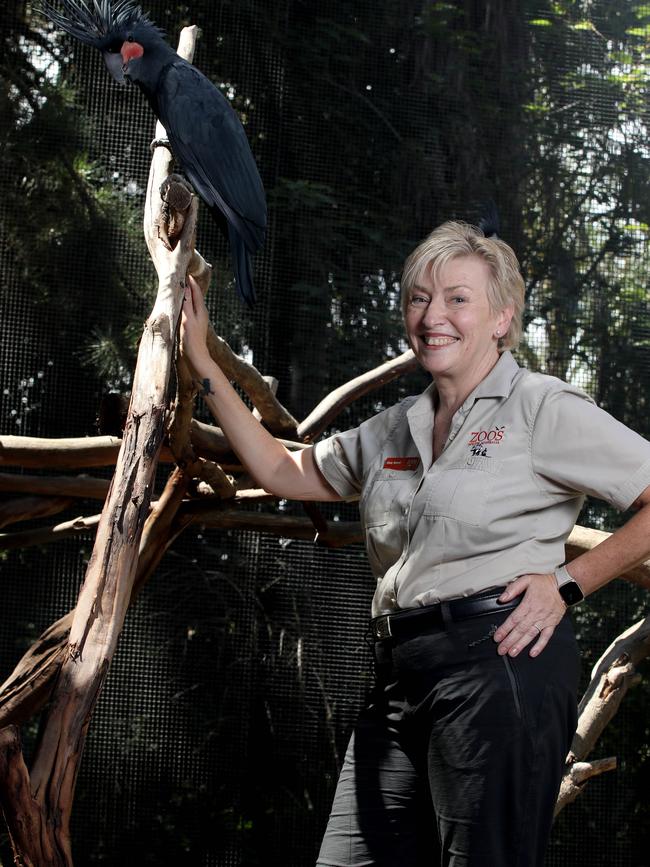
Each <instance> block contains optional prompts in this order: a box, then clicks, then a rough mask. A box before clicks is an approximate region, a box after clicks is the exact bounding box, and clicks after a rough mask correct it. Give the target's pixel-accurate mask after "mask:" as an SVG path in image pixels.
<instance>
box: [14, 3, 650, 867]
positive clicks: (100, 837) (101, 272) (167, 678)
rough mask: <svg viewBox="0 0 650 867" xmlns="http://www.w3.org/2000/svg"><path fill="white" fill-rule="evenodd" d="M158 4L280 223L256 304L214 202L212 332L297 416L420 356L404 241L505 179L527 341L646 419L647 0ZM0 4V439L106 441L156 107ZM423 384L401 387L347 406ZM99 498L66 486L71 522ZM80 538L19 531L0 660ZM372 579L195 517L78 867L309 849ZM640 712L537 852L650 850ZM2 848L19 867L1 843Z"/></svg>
mask: <svg viewBox="0 0 650 867" xmlns="http://www.w3.org/2000/svg"><path fill="white" fill-rule="evenodd" d="M146 8H147V11H149V12H150V14H151V16H152V18H153V19H154V20H155V21H156V23H158V24H159V25H160V26H162V27H163V28H164V29H165V30H166V31H167V32H168V34H169V35H170V39H171V41H172V42H173V43H174V44H175V42H176V38H177V34H178V31H179V28H180V27H181V26H182V25H184V24H188V23H196V24H198V25H199V26H200V27H201V28H202V31H203V37H202V39H201V41H200V42H199V44H198V50H197V56H196V60H195V62H196V64H197V65H198V66H199V67H200V68H201V69H202V70H203V71H204V72H205V73H206V74H207V75H208V76H209V77H210V78H211V79H212V80H213V81H214V82H215V83H217V84H218V85H219V86H220V87H221V88H222V89H223V91H224V93H226V95H227V96H228V97H229V98H230V99H231V100H232V103H233V105H234V106H235V108H236V109H237V110H238V112H239V113H240V116H241V117H242V120H243V122H244V124H245V127H246V130H247V133H248V135H249V140H250V142H251V146H252V149H253V152H254V154H255V156H256V158H257V159H258V162H259V166H260V170H261V173H262V177H263V179H264V182H265V186H266V190H267V196H268V202H269V208H270V221H269V232H268V239H267V242H266V245H265V248H264V250H263V252H261V253H260V254H259V255H258V256H257V258H256V275H257V286H258V294H259V299H260V300H259V303H258V304H257V306H256V307H255V310H254V311H253V312H252V313H250V312H248V311H245V310H243V309H242V308H241V307H240V306H239V305H238V303H237V301H236V299H235V293H234V291H233V289H232V286H231V285H230V284H231V282H232V275H231V273H230V271H229V264H228V256H227V251H226V250H225V247H224V245H223V243H222V242H221V240H220V239H219V238H218V237H217V234H216V232H215V230H214V227H213V225H212V223H211V222H210V219H209V217H208V215H207V214H205V213H203V214H202V215H201V223H200V229H199V241H198V245H199V248H200V249H201V251H202V252H203V254H204V255H205V256H206V258H208V260H210V261H212V262H213V263H214V265H215V271H216V280H215V281H214V286H213V289H212V291H211V297H210V305H211V308H212V312H213V318H214V321H215V324H216V327H217V330H218V331H219V332H220V333H221V334H222V335H223V336H224V337H226V338H227V339H228V340H229V341H230V342H231V345H232V346H233V347H234V348H235V349H236V350H237V351H240V352H242V353H244V354H245V355H246V356H247V357H249V358H251V359H252V360H253V361H254V363H255V364H256V366H257V367H258V368H259V369H260V370H261V371H262V372H263V373H268V374H273V375H275V376H277V377H278V379H279V380H280V389H279V396H280V398H281V400H282V401H283V402H284V403H285V404H286V405H287V406H288V407H289V409H290V410H291V411H292V412H293V413H294V415H295V416H296V417H297V418H303V417H304V416H305V415H306V414H307V412H309V411H310V410H311V409H312V408H313V407H314V406H315V405H316V404H317V402H318V401H319V400H320V399H321V398H322V397H323V395H324V394H326V393H327V392H328V391H329V390H331V389H332V388H334V387H336V386H337V385H339V384H340V383H342V382H344V381H345V380H347V379H349V378H351V377H352V376H354V375H356V374H357V373H360V372H362V371H364V370H367V369H369V368H370V367H372V366H374V365H376V364H378V363H380V362H381V361H383V360H385V359H386V358H387V357H391V356H394V355H397V354H399V353H400V352H401V351H402V350H403V349H404V348H405V345H404V341H403V337H402V331H401V325H400V318H399V310H398V297H399V296H398V283H397V281H398V279H399V273H400V269H401V265H402V262H403V259H404V257H405V255H406V254H407V253H408V251H409V250H410V249H411V248H412V247H413V246H414V245H415V243H416V242H417V241H418V240H419V239H420V238H421V237H422V236H423V235H424V234H426V233H427V232H428V231H429V230H430V229H431V228H432V227H433V226H435V225H437V224H438V223H440V222H441V221H443V220H445V219H449V218H454V217H455V218H463V219H469V220H476V219H477V218H478V217H479V215H480V213H481V209H482V205H483V203H484V202H485V201H486V200H487V199H488V198H493V199H494V200H495V201H496V203H497V205H498V208H499V211H500V213H501V219H502V229H501V235H502V237H503V238H504V239H505V240H507V241H508V242H509V243H511V244H512V246H513V247H514V248H515V250H516V252H517V253H518V255H519V257H520V260H521V262H522V267H523V271H524V275H525V279H526V285H527V291H528V307H527V314H526V315H527V331H526V338H525V341H524V345H523V346H522V349H521V350H520V353H519V356H518V358H519V361H520V363H523V364H526V365H528V366H529V367H531V368H534V369H538V370H542V371H545V372H549V373H553V374H555V375H558V376H561V377H563V378H565V379H568V380H570V381H572V382H574V383H576V384H578V385H580V386H581V387H583V388H585V389H586V390H587V391H588V392H589V393H590V394H592V395H593V396H594V397H595V398H596V400H597V401H598V402H599V403H600V404H601V406H603V407H604V408H605V409H607V410H609V411H610V412H612V413H613V414H614V415H616V416H617V417H618V418H620V419H621V420H622V421H624V422H625V423H626V424H628V425H630V426H631V427H632V428H634V429H635V430H638V431H639V432H640V433H642V434H644V435H645V436H648V435H649V434H650V430H649V428H650V421H649V415H648V401H649V396H650V395H649V388H648V382H649V376H648V375H649V373H650V308H649V304H648V278H647V273H648V268H647V259H648V244H647V238H648V232H649V224H650V213H649V211H650V204H649V202H650V200H649V197H648V192H647V191H648V180H649V178H650V150H649V148H648V130H647V125H648V108H647V106H648V82H649V79H650V71H649V63H650V7H649V6H648V5H647V4H644V3H640V2H629V0H616V2H614V0H608V2H605V0H600V2H599V0H593V2H586V0H583V2H569V0H561V2H546V3H544V2H535V3H533V2H526V0H510V2H508V0H480V2H479V0H464V2H461V0H456V2H422V0H419V2H415V0H372V2H370V0H355V2H352V0H337V2H334V0H322V2H298V0H278V2H268V0H267V2H262V0H239V2H234V0H233V2H227V0H220V2H219V0H217V2H207V0H205V2H198V0H197V2H192V3H191V4H188V5H184V4H177V3H162V2H159V0H151V2H150V3H149V4H148V5H147V7H146ZM0 26H1V36H2V44H3V50H2V58H1V59H0V72H1V76H2V77H1V83H2V87H1V89H0V100H1V101H2V104H1V106H0V123H1V124H2V127H1V129H0V132H1V139H0V142H1V145H0V303H1V307H0V370H1V382H0V431H1V432H2V433H6V434H24V435H43V436H83V435H92V434H94V433H95V432H96V428H95V418H96V415H97V408H98V405H99V400H100V397H101V395H102V394H104V393H106V392H107V391H110V390H117V391H122V392H128V389H129V387H130V375H131V371H132V369H133V363H134V357H135V351H136V346H137V340H138V337H139V334H140V332H141V323H142V321H143V319H144V318H145V317H146V315H147V312H148V310H149V308H150V305H151V300H152V293H153V291H154V288H155V279H154V272H153V269H152V267H151V265H150V263H149V261H148V259H147V255H146V251H145V246H144V243H143V240H142V236H141V229H140V224H141V212H142V205H143V202H144V186H145V182H146V176H147V171H148V163H149V151H148V145H149V141H150V139H151V137H152V134H153V129H154V122H153V118H152V116H151V113H150V110H149V108H148V107H147V106H146V104H145V102H144V100H143V98H142V97H141V95H140V94H139V93H138V92H137V91H136V90H135V89H134V88H121V87H119V86H118V85H116V84H115V83H113V82H112V80H111V79H110V78H109V76H108V74H107V72H106V70H105V69H104V67H103V62H102V60H101V58H100V56H99V55H98V54H97V53H96V52H92V51H91V50H90V49H87V48H84V47H83V46H80V45H78V44H75V43H73V42H72V41H71V40H69V39H68V38H64V37H62V36H61V35H60V34H56V33H55V32H54V31H52V30H51V29H50V28H49V27H48V26H47V25H45V24H44V22H43V21H42V19H40V18H39V17H38V16H37V15H36V14H35V13H34V12H33V11H32V8H31V6H30V5H29V4H27V5H25V4H24V3H22V2H17V0H8V2H7V3H6V4H4V5H3V6H2V7H0ZM424 384H425V383H424V380H423V379H422V378H421V377H418V376H414V377H411V378H409V379H408V380H404V381H400V382H399V383H394V384H392V385H391V386H388V387H385V388H383V389H382V390H381V391H380V392H377V393H376V394H374V395H371V396H369V397H368V398H365V399H363V400H361V401H359V402H358V403H357V404H355V405H354V406H353V407H351V408H350V409H349V410H347V411H346V412H345V413H344V414H343V415H342V416H341V417H340V418H339V419H337V421H336V427H337V428H338V429H341V428H345V427H348V426H350V425H353V424H356V423H358V421H360V420H362V419H363V418H366V417H368V416H369V415H370V414H372V413H374V412H376V411H377V410H378V409H381V408H382V407H384V406H387V405H389V404H390V403H392V402H394V401H395V400H397V399H398V398H399V397H401V396H403V395H404V394H407V393H413V392H414V391H418V390H420V389H421V388H422V387H423V385H424ZM558 448H561V444H559V445H558ZM281 508H283V509H285V510H286V511H287V512H289V513H292V512H295V513H296V514H302V508H301V507H300V506H299V505H297V504H291V503H289V504H282V505H281ZM96 510H97V504H96V503H79V504H78V506H77V509H76V511H75V512H71V513H70V514H69V515H68V517H73V516H74V515H75V514H78V513H81V512H83V513H84V514H93V513H94V512H95V511H96ZM325 511H326V512H327V514H328V515H329V516H331V517H335V516H339V517H340V518H342V519H352V518H354V516H355V508H354V507H349V506H345V507H344V506H331V507H328V508H327V509H326V510H325ZM65 517H66V516H65V515H64V516H62V518H61V520H63V519H65ZM621 520H622V518H621V516H619V515H616V514H614V513H612V512H611V511H610V510H609V509H607V508H606V507H604V506H602V505H601V504H597V503H590V504H588V505H587V507H586V508H585V511H584V514H583V516H582V517H581V521H582V522H583V523H585V524H587V525H589V526H593V527H597V528H602V529H613V528H614V527H615V526H617V525H618V523H619V522H620V521H621ZM91 548H92V539H90V538H82V539H74V540H68V541H66V542H61V543H58V544H56V545H52V546H50V547H48V548H43V549H26V550H24V551H22V552H12V553H11V554H9V555H6V556H2V555H0V556H1V557H2V559H0V581H1V588H2V589H1V593H2V595H1V597H0V600H1V601H0V611H1V613H2V624H3V626H2V629H1V630H0V680H2V679H4V677H5V676H6V675H8V674H9V672H10V671H11V669H12V667H13V665H14V664H15V662H16V661H17V659H18V657H19V655H20V654H21V653H22V651H23V650H24V649H25V648H26V647H27V646H28V645H29V644H30V643H31V641H32V640H33V639H34V638H36V637H37V635H39V634H40V632H41V631H42V630H43V629H44V628H45V627H46V626H47V625H49V623H50V622H51V621H52V620H54V619H56V618H57V617H59V616H60V615H61V614H63V613H64V612H65V611H67V610H68V608H69V607H71V606H72V605H73V604H74V601H75V599H76V595H77V590H78V586H79V583H80V581H81V579H82V577H83V574H84V569H85V564H86V560H87V558H88V556H89V554H90V551H91ZM372 585H373V580H372V578H371V576H370V573H369V570H368V568H367V566H366V563H365V560H364V556H363V552H362V551H361V550H360V549H358V548H350V549H346V550H342V551H329V550H324V549H322V548H319V547H316V546H313V545H311V544H308V543H302V542H295V541H293V542H291V541H288V540H280V541H278V540H277V539H270V538H267V537H264V536H259V535H256V534H253V533H240V534H230V533H217V532H214V531H203V532H202V531H201V530H200V529H197V528H192V529H190V530H189V531H187V533H186V534H185V535H184V536H183V537H181V539H180V540H179V541H178V542H177V543H176V544H175V546H174V547H173V549H172V550H171V551H170V553H169V554H168V555H167V556H166V557H165V559H164V561H163V563H162V564H161V566H160V568H159V569H158V572H157V574H156V576H155V577H154V578H153V580H152V581H151V583H150V585H149V586H148V588H147V590H146V591H145V593H144V594H143V597H142V598H141V600H140V601H139V603H138V605H137V607H136V608H135V609H134V610H133V611H132V612H130V613H129V615H128V617H127V623H126V626H125V630H124V633H123V635H122V638H121V639H120V645H119V648H118V652H117V654H116V657H115V661H114V663H113V666H112V668H111V671H110V674H109V677H108V680H107V684H106V688H105V690H104V693H103V695H102V697H101V700H100V702H99V705H98V707H97V710H96V713H95V715H94V718H93V722H92V725H91V728H90V734H89V738H88V743H87V747H86V753H85V756H84V761H83V764H82V769H81V774H80V779H79V784H78V790H77V797H76V803H75V812H74V841H75V854H76V863H77V864H79V865H86V864H88V865H90V864H105V865H120V867H122V865H136V864H137V865H139V864H165V865H166V864H169V865H206V867H208V865H219V867H221V865H223V867H226V865H233V867H234V865H246V867H249V865H250V867H254V865H258V864H259V865H262V864H270V863H271V864H281V865H283V867H306V865H310V864H312V863H313V861H314V859H315V854H316V851H317V848H318V843H319V836H320V834H321V833H322V829H323V827H324V823H325V821H326V818H327V813H328V810H329V802H330V799H331V796H332V792H333V786H334V783H335V780H336V775H337V769H338V766H339V762H340V759H341V756H342V752H343V750H344V747H345V742H346V739H347V736H348V734H349V730H350V726H351V724H352V721H353V720H354V717H355V714H356V712H357V710H358V708H359V706H360V704H361V702H362V701H363V697H364V695H365V693H366V690H367V687H368V684H369V682H370V676H371V673H370V665H369V657H368V651H367V647H366V644H365V641H364V633H365V626H366V617H367V612H368V607H369V602H370V597H371V595H372V590H373V586H372ZM646 608H647V604H646V597H645V594H643V593H642V592H641V591H639V590H637V589H635V588H633V587H630V586H628V585H626V584H624V583H622V582H615V583H614V585H612V586H611V587H610V588H608V589H607V590H606V591H603V592H601V593H600V594H598V596H597V597H596V598H594V599H593V600H590V601H589V603H588V604H587V605H585V606H584V607H581V608H580V610H579V613H578V614H577V627H578V631H579V634H580V638H581V646H582V649H583V655H584V675H585V680H586V679H587V677H588V671H589V668H590V665H591V664H593V662H594V661H595V659H596V658H598V656H599V655H600V653H602V651H603V650H604V649H605V647H606V646H607V644H608V643H609V642H610V641H611V640H612V639H613V638H614V637H615V635H616V634H618V632H620V631H621V630H622V629H623V628H625V627H626V626H627V625H629V624H630V623H632V622H634V620H635V619H638V618H639V617H640V616H642V615H643V612H644V610H645V609H646ZM649 707H650V696H649V695H648V686H647V683H643V684H642V685H641V686H639V687H637V688H636V689H635V690H634V691H632V692H631V693H630V694H629V696H628V697H627V698H626V699H625V702H624V705H623V708H622V710H621V711H620V713H619V715H618V716H617V718H616V719H615V721H614V722H613V723H612V724H611V725H610V726H609V728H608V730H607V732H606V735H605V737H604V738H603V739H602V741H601V742H600V744H599V745H598V747H597V749H596V751H595V755H597V756H606V755H610V754H615V755H617V756H618V758H619V769H618V770H617V771H616V772H615V773H612V774H608V775H606V776H605V777H602V778H599V779H598V780H595V781H593V782H592V783H590V784H589V786H588V787H587V790H586V792H585V794H583V795H582V796H581V798H580V799H579V801H578V802H576V804H574V805H573V806H570V807H569V808H567V810H566V811H565V813H564V814H563V815H562V816H561V818H560V820H559V821H558V823H557V824H556V827H555V832H554V838H553V842H552V846H551V850H550V853H549V858H548V864H549V867H550V865H566V864H574V863H580V864H583V865H587V867H591V865H593V867H595V865H599V867H601V865H602V867H604V865H621V867H647V865H648V864H650V857H649V856H648V854H647V852H648V850H649V847H650V837H649V832H648V826H649V820H650V810H649V809H648V796H647V786H646V781H647V776H648V766H649V764H650V762H649V758H648V756H649V753H648V746H647V745H648V743H649V742H650V738H649V734H650V733H649V728H650V725H649V723H648V716H649V715H648V708H649ZM34 735H35V724H34V725H33V726H31V727H26V728H25V729H24V731H23V736H24V738H25V741H26V751H27V752H28V753H29V749H30V744H31V743H32V742H33V738H34ZM3 847H4V848H3ZM0 853H1V854H0V862H2V863H5V864H6V865H8V864H9V863H10V860H9V859H8V858H7V854H6V853H7V846H6V840H5V842H4V844H2V843H0Z"/></svg>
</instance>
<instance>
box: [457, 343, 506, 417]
mask: <svg viewBox="0 0 650 867" xmlns="http://www.w3.org/2000/svg"><path fill="white" fill-rule="evenodd" d="M519 369H520V368H519V365H518V364H517V362H516V361H515V360H514V358H513V357H512V353H511V352H509V351H508V350H506V351H505V352H502V353H501V356H500V357H499V360H498V361H497V363H496V364H495V365H494V367H493V368H492V370H491V371H490V372H489V373H488V375H487V376H486V377H485V379H482V380H481V381H480V382H479V384H478V385H477V386H476V388H475V389H474V391H473V392H472V393H471V394H469V395H468V396H467V397H466V398H465V401H464V402H463V405H462V407H461V409H463V410H465V411H466V410H468V409H469V408H470V407H472V406H473V404H474V401H476V400H478V399H479V397H508V395H509V394H510V392H511V390H512V384H513V382H514V379H515V376H516V375H517V374H518V373H519Z"/></svg>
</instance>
